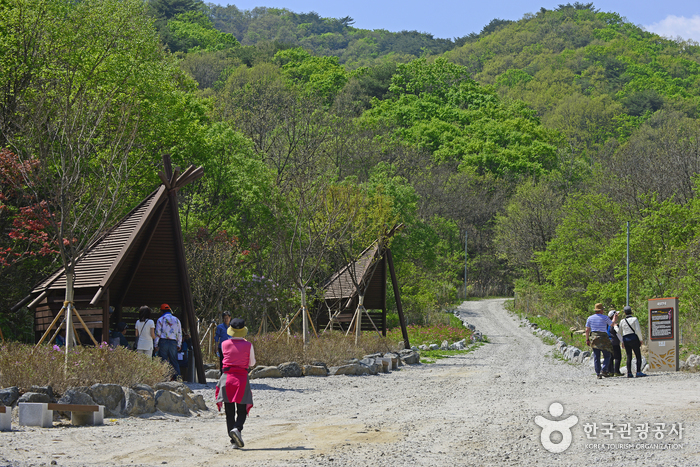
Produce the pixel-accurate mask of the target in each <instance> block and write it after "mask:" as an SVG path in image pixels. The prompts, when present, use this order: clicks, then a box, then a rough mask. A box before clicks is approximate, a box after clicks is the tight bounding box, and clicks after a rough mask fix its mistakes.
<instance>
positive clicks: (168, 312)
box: [153, 303, 182, 381]
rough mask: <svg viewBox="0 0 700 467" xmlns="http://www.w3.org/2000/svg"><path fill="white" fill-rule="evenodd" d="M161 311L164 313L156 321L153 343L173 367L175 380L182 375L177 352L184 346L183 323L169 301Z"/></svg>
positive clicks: (158, 352)
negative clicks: (174, 313) (174, 312)
mask: <svg viewBox="0 0 700 467" xmlns="http://www.w3.org/2000/svg"><path fill="white" fill-rule="evenodd" d="M160 311H161V312H162V313H163V315H162V316H161V317H160V318H158V321H157V322H156V330H155V336H156V338H155V341H154V342H153V343H154V345H155V350H156V353H157V354H158V356H159V357H160V358H162V359H163V360H164V361H166V362H168V363H170V365H171V366H172V367H173V370H174V371H175V374H174V376H173V378H172V379H173V381H175V380H176V379H177V378H179V377H180V365H179V364H178V362H177V353H178V351H179V350H180V349H181V348H182V324H180V320H179V319H177V317H176V316H174V315H173V310H172V309H170V306H169V305H168V304H167V303H163V304H162V305H161V306H160Z"/></svg>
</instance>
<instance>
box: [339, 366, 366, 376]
mask: <svg viewBox="0 0 700 467" xmlns="http://www.w3.org/2000/svg"><path fill="white" fill-rule="evenodd" d="M329 374H330V375H350V376H360V375H368V374H370V370H369V368H368V367H366V366H365V365H362V364H360V363H350V364H348V365H342V366H332V367H330V368H329Z"/></svg>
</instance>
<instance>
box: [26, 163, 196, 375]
mask: <svg viewBox="0 0 700 467" xmlns="http://www.w3.org/2000/svg"><path fill="white" fill-rule="evenodd" d="M163 162H164V165H165V173H163V172H161V173H159V174H158V175H159V176H160V178H161V180H162V181H163V184H162V185H160V186H159V187H158V188H157V189H156V190H155V191H153V192H152V193H151V194H150V195H149V196H148V197H147V198H146V199H144V200H143V201H142V202H141V203H140V204H139V205H138V206H136V207H135V208H134V209H133V210H132V211H131V212H129V213H128V214H127V215H126V216H125V217H124V218H123V219H122V220H121V221H120V222H119V223H117V224H116V225H115V226H114V227H112V228H111V229H109V230H108V231H107V232H105V234H104V235H102V236H101V237H100V238H99V239H98V240H97V241H95V242H94V243H93V244H92V245H90V246H89V247H88V248H87V249H86V251H85V252H84V253H83V254H82V255H81V256H80V257H79V258H78V260H77V261H76V265H75V280H74V291H75V292H74V302H73V303H74V306H75V309H76V310H77V312H78V313H79V315H80V317H81V318H82V319H83V321H84V322H85V324H86V325H87V327H88V328H89V329H91V331H92V333H93V334H96V332H95V331H98V332H100V333H101V340H102V341H108V336H109V328H110V324H112V325H114V324H115V323H116V322H118V321H124V322H126V323H127V324H131V325H130V326H129V328H130V330H131V332H132V334H131V335H134V334H133V327H134V326H133V324H134V323H135V322H136V320H137V319H138V316H137V314H136V312H135V311H132V312H127V311H126V310H125V308H132V309H138V307H140V306H142V305H148V306H150V307H151V308H153V309H154V311H155V310H159V306H160V304H161V303H167V304H169V305H170V306H171V307H172V309H173V311H174V312H175V314H176V315H179V317H180V319H181V322H182V326H183V330H189V332H190V335H191V338H192V350H193V353H194V360H195V367H196V370H197V378H198V380H199V381H200V382H204V381H205V375H204V366H203V364H202V354H201V350H200V347H199V337H198V335H197V324H196V318H195V314H194V307H193V304H192V293H191V289H190V283H189V278H188V275H187V265H186V264H185V254H184V247H183V242H182V230H181V226H180V215H179V211H178V206H177V191H178V190H179V189H180V188H182V187H183V186H184V185H186V184H187V183H189V182H191V181H193V180H196V179H197V178H199V177H201V176H202V175H203V169H202V168H201V167H200V168H194V167H190V168H189V169H187V170H186V171H185V172H183V173H182V175H180V174H179V172H178V171H177V170H176V171H175V172H173V171H172V168H171V165H170V158H169V157H168V156H164V157H163ZM65 288H66V276H65V273H64V270H63V268H61V269H59V270H58V271H56V272H55V273H53V274H52V275H51V276H49V277H48V278H46V279H45V280H44V281H42V282H41V283H40V284H39V285H37V286H36V287H35V288H34V289H33V290H32V292H31V294H30V295H29V296H28V297H27V298H25V299H24V300H22V302H20V303H19V304H17V305H16V307H19V306H22V305H24V304H25V303H28V302H29V304H28V305H27V306H28V307H29V308H30V309H34V310H35V312H34V331H35V334H36V339H37V341H38V340H39V338H40V336H42V334H44V332H45V331H46V330H47V329H48V328H49V326H50V324H51V323H52V321H53V320H54V318H55V317H56V315H57V314H58V312H59V311H60V310H61V308H62V306H63V300H64V297H65ZM155 318H157V316H155V317H154V319H155ZM96 337H97V338H98V339H99V338H100V335H97V336H96Z"/></svg>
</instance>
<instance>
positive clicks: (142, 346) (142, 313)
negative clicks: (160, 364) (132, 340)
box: [134, 306, 156, 358]
mask: <svg viewBox="0 0 700 467" xmlns="http://www.w3.org/2000/svg"><path fill="white" fill-rule="evenodd" d="M134 327H135V328H136V352H138V353H140V354H143V355H146V356H147V357H148V358H153V342H154V340H155V338H156V325H155V323H154V322H153V320H152V319H151V307H148V306H142V307H141V308H139V320H138V321H136V325H135V326H134Z"/></svg>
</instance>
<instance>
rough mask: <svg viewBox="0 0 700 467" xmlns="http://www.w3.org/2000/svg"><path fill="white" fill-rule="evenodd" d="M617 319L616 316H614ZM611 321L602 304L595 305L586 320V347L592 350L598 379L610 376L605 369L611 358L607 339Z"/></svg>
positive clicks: (610, 348)
mask: <svg viewBox="0 0 700 467" xmlns="http://www.w3.org/2000/svg"><path fill="white" fill-rule="evenodd" d="M615 319H617V316H615ZM614 325H615V321H612V320H611V319H610V318H608V316H607V315H606V314H605V310H604V309H603V304H602V303H596V304H595V313H593V314H592V315H591V316H589V317H588V319H587V320H586V345H588V346H590V347H591V348H592V349H593V365H594V367H595V374H596V375H597V377H598V379H601V378H602V377H608V376H610V375H609V374H608V373H607V371H606V368H608V366H609V365H610V357H611V356H612V345H611V344H610V339H609V338H608V332H607V331H608V326H614ZM601 352H602V353H603V365H602V367H601V362H600V354H601Z"/></svg>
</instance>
